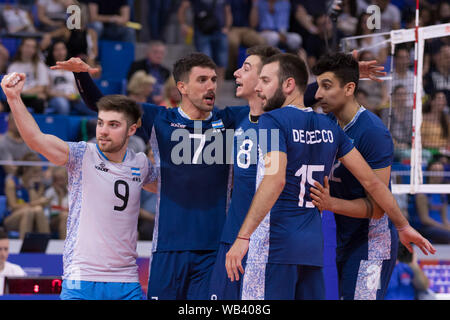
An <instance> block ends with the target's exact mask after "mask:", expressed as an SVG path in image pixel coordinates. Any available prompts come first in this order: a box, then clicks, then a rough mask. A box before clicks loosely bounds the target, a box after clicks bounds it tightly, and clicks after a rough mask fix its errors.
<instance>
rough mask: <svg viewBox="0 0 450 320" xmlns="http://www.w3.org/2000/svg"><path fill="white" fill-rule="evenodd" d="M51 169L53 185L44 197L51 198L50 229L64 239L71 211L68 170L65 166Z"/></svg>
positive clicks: (49, 208)
mask: <svg viewBox="0 0 450 320" xmlns="http://www.w3.org/2000/svg"><path fill="white" fill-rule="evenodd" d="M50 170H51V178H52V185H51V186H50V187H49V188H48V189H47V190H45V193H44V197H45V198H47V199H48V200H49V203H48V206H47V208H46V209H47V211H48V214H47V215H48V216H49V217H50V231H51V232H52V233H57V234H58V236H59V239H61V240H64V239H66V233H67V216H68V213H69V202H68V191H67V170H66V168H65V167H53V168H51V169H50Z"/></svg>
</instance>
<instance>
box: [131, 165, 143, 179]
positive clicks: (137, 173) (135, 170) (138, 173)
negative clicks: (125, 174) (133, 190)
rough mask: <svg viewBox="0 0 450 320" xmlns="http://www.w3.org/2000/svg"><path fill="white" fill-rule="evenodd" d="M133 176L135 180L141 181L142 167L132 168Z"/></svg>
mask: <svg viewBox="0 0 450 320" xmlns="http://www.w3.org/2000/svg"><path fill="white" fill-rule="evenodd" d="M131 176H132V178H133V181H137V182H141V169H139V168H131Z"/></svg>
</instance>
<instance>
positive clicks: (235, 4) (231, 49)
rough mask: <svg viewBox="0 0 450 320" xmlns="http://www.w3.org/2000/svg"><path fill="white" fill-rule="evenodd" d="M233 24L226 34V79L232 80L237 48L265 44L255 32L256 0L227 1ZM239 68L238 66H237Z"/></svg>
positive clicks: (236, 60) (257, 19)
mask: <svg viewBox="0 0 450 320" xmlns="http://www.w3.org/2000/svg"><path fill="white" fill-rule="evenodd" d="M229 2H230V6H231V14H232V16H233V24H232V26H231V29H230V31H229V32H228V68H227V78H230V79H234V78H233V73H234V71H236V69H237V68H238V56H239V47H240V46H243V47H246V48H249V47H253V46H256V45H260V44H265V43H266V41H265V39H264V38H263V37H262V36H261V35H260V34H259V33H258V32H257V31H256V28H257V27H258V24H259V15H258V7H257V3H258V1H256V0H229ZM239 67H240V66H239Z"/></svg>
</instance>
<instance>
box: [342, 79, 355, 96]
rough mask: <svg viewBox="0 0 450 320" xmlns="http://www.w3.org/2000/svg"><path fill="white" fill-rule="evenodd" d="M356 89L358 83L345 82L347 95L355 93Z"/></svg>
mask: <svg viewBox="0 0 450 320" xmlns="http://www.w3.org/2000/svg"><path fill="white" fill-rule="evenodd" d="M355 89H356V83H354V82H349V83H347V84H345V86H344V90H345V95H346V96H347V97H349V96H352V95H354V94H355Z"/></svg>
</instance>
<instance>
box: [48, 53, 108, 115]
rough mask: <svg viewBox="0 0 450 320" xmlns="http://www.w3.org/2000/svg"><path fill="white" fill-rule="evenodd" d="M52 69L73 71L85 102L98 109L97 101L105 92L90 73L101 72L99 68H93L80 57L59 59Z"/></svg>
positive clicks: (91, 107) (95, 109)
mask: <svg viewBox="0 0 450 320" xmlns="http://www.w3.org/2000/svg"><path fill="white" fill-rule="evenodd" d="M50 69H52V70H67V71H71V72H73V75H74V76H75V82H76V84H77V88H78V91H79V92H80V96H81V98H82V99H83V100H84V103H86V105H87V106H88V107H89V109H92V110H94V111H97V102H98V100H100V99H101V97H103V93H102V92H101V91H100V89H99V88H98V87H97V85H96V84H95V82H94V81H93V80H92V78H91V76H90V74H95V73H97V72H99V69H98V68H92V67H91V66H90V65H88V64H87V63H85V62H84V61H83V60H81V59H80V58H70V59H69V60H67V61H57V62H56V65H54V66H51V67H50Z"/></svg>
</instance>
